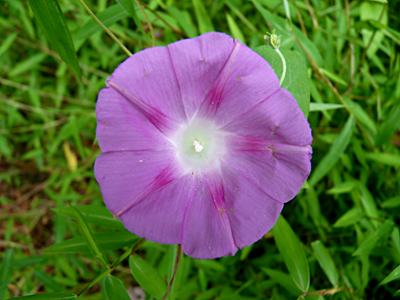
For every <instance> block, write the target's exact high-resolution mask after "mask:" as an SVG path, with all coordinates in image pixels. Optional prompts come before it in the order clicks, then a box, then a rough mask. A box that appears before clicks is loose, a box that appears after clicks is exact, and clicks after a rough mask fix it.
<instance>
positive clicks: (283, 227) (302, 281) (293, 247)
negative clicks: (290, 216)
mask: <svg viewBox="0 0 400 300" xmlns="http://www.w3.org/2000/svg"><path fill="white" fill-rule="evenodd" d="M272 231H273V233H274V239H275V243H276V245H277V246H278V249H279V253H280V254H281V255H282V257H283V260H284V262H285V264H286V267H287V268H288V270H289V272H290V275H292V278H293V281H294V282H295V283H296V285H297V287H298V288H299V289H300V290H301V291H303V292H307V291H308V288H309V286H310V269H309V266H308V261H307V257H306V254H305V253H304V249H303V247H302V245H301V243H300V240H299V238H298V237H297V235H296V234H295V233H294V231H293V230H292V228H291V227H290V225H289V224H288V222H287V221H286V220H285V218H284V217H283V216H282V215H280V216H279V218H278V221H277V222H276V224H275V226H274V228H273V229H272Z"/></svg>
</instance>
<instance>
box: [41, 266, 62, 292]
mask: <svg viewBox="0 0 400 300" xmlns="http://www.w3.org/2000/svg"><path fill="white" fill-rule="evenodd" d="M33 275H35V277H36V278H37V280H39V281H40V282H41V283H43V284H44V285H45V286H46V287H47V288H49V289H51V290H53V291H55V292H61V291H62V290H63V289H64V288H63V287H62V286H60V285H59V284H58V283H57V282H56V281H55V280H54V278H53V277H51V276H50V275H49V274H47V273H45V272H43V271H39V270H35V271H33Z"/></svg>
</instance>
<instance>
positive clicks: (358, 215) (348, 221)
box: [333, 207, 364, 227]
mask: <svg viewBox="0 0 400 300" xmlns="http://www.w3.org/2000/svg"><path fill="white" fill-rule="evenodd" d="M363 217H364V213H363V211H362V209H361V208H359V207H354V208H352V209H350V210H348V211H347V212H345V213H344V214H343V215H342V216H341V217H340V218H339V219H338V220H337V221H336V222H335V224H333V227H346V226H350V225H353V224H355V223H357V222H358V221H360V220H361V219H362V218H363Z"/></svg>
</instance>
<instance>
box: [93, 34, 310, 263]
mask: <svg viewBox="0 0 400 300" xmlns="http://www.w3.org/2000/svg"><path fill="white" fill-rule="evenodd" d="M96 116H97V120H98V125H97V138H98V141H99V145H100V148H101V150H102V153H101V154H100V155H99V156H98V158H97V160H96V163H95V175H96V179H97V181H98V182H99V184H100V187H101V191H102V194H103V197H104V202H105V204H106V206H107V208H108V209H109V210H110V211H111V212H112V213H113V215H114V216H115V217H116V218H119V219H120V220H121V221H122V223H123V224H124V226H125V227H126V228H127V229H128V230H129V231H131V232H133V233H134V234H136V235H138V236H140V237H144V238H146V239H148V240H150V241H155V242H159V243H164V244H182V249H183V251H184V252H185V253H186V254H187V255H189V256H192V257H195V258H200V259H204V258H215V257H221V256H226V255H228V254H232V255H234V254H235V252H236V251H237V249H238V248H242V247H244V246H248V245H250V244H252V243H254V242H255V241H257V240H259V239H260V238H261V237H262V236H263V235H264V234H265V233H266V232H268V231H269V230H270V229H271V228H272V227H273V226H274V224H275V222H276V220H277V218H278V216H279V214H280V212H281V210H282V208H283V205H284V203H285V202H287V201H289V200H291V199H292V198H293V197H294V196H295V195H296V194H297V193H298V192H299V190H300V188H301V186H302V185H303V183H304V182H305V180H306V178H307V177H308V175H309V173H310V168H311V165H310V158H311V147H310V144H311V141H312V137H311V129H310V127H309V124H308V122H307V120H306V118H305V117H304V115H303V113H302V112H301V110H300V108H299V106H298V105H297V102H296V100H295V99H294V97H293V96H292V95H291V94H290V93H289V92H288V91H287V90H285V89H284V88H280V86H279V79H278V77H277V76H276V75H275V73H274V71H273V69H272V68H271V66H270V65H269V64H268V63H267V62H266V61H265V60H264V59H263V58H262V57H261V56H259V55H258V54H257V53H255V52H254V51H252V50H251V49H250V48H248V47H247V46H245V45H243V44H241V43H240V41H238V40H236V41H235V40H234V39H233V38H232V37H230V36H228V35H226V34H223V33H217V32H210V33H206V34H203V35H201V36H199V37H197V38H193V39H187V40H182V41H178V42H175V43H173V44H170V45H169V46H168V47H154V48H150V49H146V50H143V51H140V52H138V53H136V54H135V55H133V56H132V57H130V58H128V59H127V60H126V61H124V62H123V63H122V64H121V65H120V66H119V67H118V68H117V69H116V70H115V71H114V73H113V74H112V76H111V77H110V78H108V79H107V88H105V89H102V90H101V92H100V93H99V97H98V101H97V106H96Z"/></svg>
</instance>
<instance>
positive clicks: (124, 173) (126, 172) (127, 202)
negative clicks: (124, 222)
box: [94, 151, 183, 217]
mask: <svg viewBox="0 0 400 300" xmlns="http://www.w3.org/2000/svg"><path fill="white" fill-rule="evenodd" d="M94 171H95V175H96V179H97V181H98V182H99V184H100V187H101V192H102V194H103V197H104V202H105V204H106V206H107V208H108V209H109V210H110V211H111V213H113V214H114V215H115V216H117V217H119V216H121V215H122V214H123V213H125V212H126V211H127V210H129V209H130V208H131V207H132V206H133V205H135V204H136V203H138V202H140V201H141V200H142V199H143V198H145V197H146V196H148V195H149V194H151V193H153V192H155V191H156V190H158V189H160V188H162V187H163V186H165V185H167V184H168V183H170V182H172V181H173V180H175V179H177V178H178V177H180V176H181V175H182V174H183V171H182V170H181V169H180V167H179V166H178V165H177V164H176V163H175V159H174V151H134V152H110V153H102V154H100V155H99V156H98V157H97V160H96V164H95V169H94Z"/></svg>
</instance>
